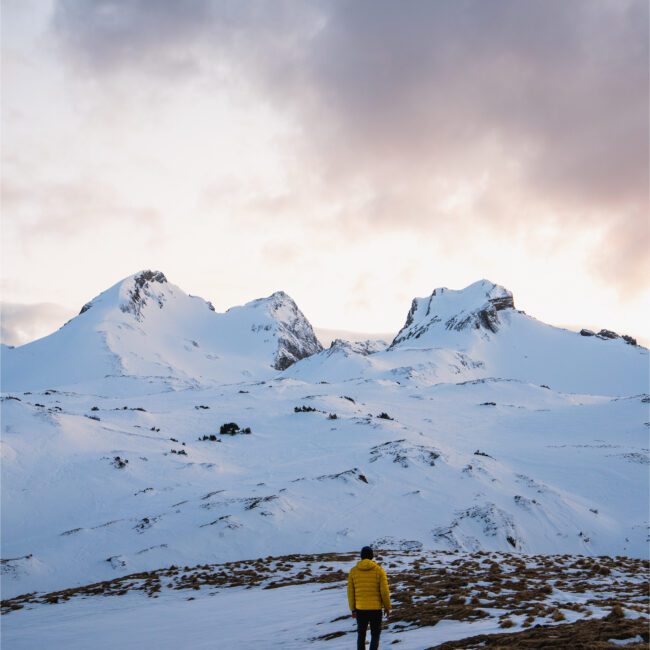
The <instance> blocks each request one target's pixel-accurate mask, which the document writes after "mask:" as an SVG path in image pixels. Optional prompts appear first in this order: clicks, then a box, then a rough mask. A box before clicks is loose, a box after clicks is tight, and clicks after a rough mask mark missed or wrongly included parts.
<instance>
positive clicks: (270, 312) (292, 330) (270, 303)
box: [229, 291, 323, 370]
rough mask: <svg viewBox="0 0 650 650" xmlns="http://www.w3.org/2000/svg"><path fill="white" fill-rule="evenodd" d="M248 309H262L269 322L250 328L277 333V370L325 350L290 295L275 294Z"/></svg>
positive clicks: (247, 305) (251, 304)
mask: <svg viewBox="0 0 650 650" xmlns="http://www.w3.org/2000/svg"><path fill="white" fill-rule="evenodd" d="M249 307H252V308H254V309H261V310H262V312H263V313H264V314H265V319H270V322H265V323H261V322H260V323H259V324H254V325H252V326H251V327H252V328H255V329H273V330H274V331H275V336H276V337H277V339H278V348H277V353H276V357H275V362H274V367H275V369H276V370H286V369H287V368H288V367H289V366H290V365H292V364H293V363H295V362H296V361H299V360H300V359H304V358H305V357H308V356H311V355H312V354H316V353H318V352H321V351H322V349H323V346H322V345H321V344H320V342H319V341H318V339H317V338H316V334H314V330H313V328H312V326H311V324H310V322H309V321H308V320H307V318H306V317H305V315H304V314H303V313H302V312H301V311H300V309H299V308H298V305H297V304H296V303H295V301H294V300H293V298H291V296H289V294H287V293H285V292H284V291H276V292H274V293H272V294H271V295H270V296H267V297H266V298H258V299H257V300H253V301H251V302H249V303H247V304H246V305H244V307H243V309H246V308H249ZM235 309H242V308H240V307H237V308H235ZM229 311H230V310H229Z"/></svg>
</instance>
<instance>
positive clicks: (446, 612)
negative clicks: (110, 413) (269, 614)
mask: <svg viewBox="0 0 650 650" xmlns="http://www.w3.org/2000/svg"><path fill="white" fill-rule="evenodd" d="M212 494H214V493H210V494H208V495H205V496H206V497H209V496H211V495H212ZM277 498H278V497H277V496H275V495H270V496H266V497H253V498H250V499H247V500H246V502H245V509H247V510H252V509H255V508H258V507H260V506H262V505H265V504H268V503H269V502H271V501H274V500H275V499H277ZM155 521H156V518H154V517H145V518H143V519H141V520H140V521H139V522H138V523H137V524H136V526H135V528H136V530H137V531H138V532H144V531H146V530H147V529H148V528H150V527H151V526H152V525H153V524H154V523H155ZM227 521H228V520H227V518H224V517H221V518H219V519H217V520H215V521H214V522H211V524H217V523H219V522H222V523H223V524H224V525H228V523H227ZM69 532H70V533H72V532H74V531H69ZM376 555H377V560H378V561H379V562H380V563H381V564H382V565H383V566H384V567H386V568H387V570H388V579H389V582H390V585H391V591H392V595H393V601H394V609H393V612H392V614H391V623H390V625H391V628H392V629H393V630H394V631H398V630H406V629H414V628H418V627H424V626H432V625H436V624H437V623H438V622H440V621H442V620H449V621H451V620H454V621H476V620H480V619H486V618H488V617H490V616H493V617H494V618H495V620H498V625H499V627H500V628H501V629H502V630H504V632H500V633H498V634H482V635H478V636H475V637H471V638H469V639H463V640H458V641H452V642H447V643H443V644H442V645H439V646H436V648H437V649H438V650H456V649H461V648H462V649H463V650H471V649H474V648H494V649H495V650H496V649H497V648H513V649H514V648H549V649H558V650H559V649H562V648H564V649H566V648H572V649H575V650H599V649H601V648H613V647H615V645H614V644H612V643H611V642H610V639H616V640H629V639H636V638H641V639H642V640H643V641H642V642H640V641H637V642H634V641H630V642H629V643H627V644H626V645H625V647H626V648H631V649H633V650H639V649H640V648H647V647H648V622H647V618H646V616H648V614H649V613H650V612H649V605H648V598H647V594H648V585H649V577H650V562H648V561H647V560H641V559H636V558H627V557H622V556H619V557H616V558H612V557H598V558H593V557H584V556H571V555H557V556H542V555H537V556H521V555H518V554H507V553H488V552H478V553H472V554H457V553H453V552H445V551H439V552H421V551H388V550H382V549H381V548H377V549H376ZM356 560H357V555H356V553H354V554H353V553H325V554H320V555H287V556H281V557H267V558H259V559H253V560H248V561H240V562H229V563H225V564H202V565H198V566H194V567H188V566H185V567H177V566H174V565H172V566H170V567H168V568H163V569H159V570H157V571H145V572H140V573H134V574H131V575H128V576H123V577H119V578H115V579H114V580H107V581H104V582H98V583H94V584H91V585H86V586H82V587H73V588H71V589H65V590H61V591H56V592H51V593H47V594H38V593H30V594H25V595H22V596H18V597H16V598H12V599H7V600H4V601H2V603H1V605H2V611H3V613H7V612H11V611H14V610H18V609H21V608H24V607H26V606H35V605H42V604H56V603H60V602H65V601H67V600H70V599H71V598H77V597H79V598H86V597H92V596H100V595H102V596H120V595H124V594H126V593H129V592H134V591H135V592H142V593H144V594H146V595H148V596H149V597H151V598H157V597H158V596H159V595H160V594H161V592H162V591H163V590H178V591H185V592H187V591H188V590H189V591H190V592H196V591H200V590H203V589H207V590H210V591H213V590H215V589H224V588H229V587H260V588H263V589H278V588H282V587H286V586H290V585H300V584H322V585H323V587H322V588H324V589H337V590H340V592H341V599H342V603H344V601H345V584H346V582H345V581H346V577H347V571H348V570H349V568H350V567H351V566H352V564H353V562H355V561H356ZM109 561H111V563H112V564H113V565H114V566H116V568H117V569H119V568H120V567H121V565H120V562H121V559H120V557H119V556H118V557H113V558H109ZM601 567H607V568H608V569H609V571H610V573H611V575H612V576H615V579H612V577H611V576H604V575H603V574H602V573H601V571H600V569H601ZM192 597H193V596H192ZM344 606H345V605H344V604H343V605H342V607H344ZM592 610H605V611H609V612H610V613H609V614H608V615H607V616H606V617H605V618H600V619H599V618H597V617H593V616H592ZM567 611H571V612H575V613H576V614H578V615H579V616H580V617H581V618H579V620H578V621H576V622H574V623H566V622H565V620H566V617H567ZM335 621H340V622H341V627H342V628H343V627H344V626H345V627H346V630H336V629H335V630H332V631H331V632H330V633H329V638H332V639H333V638H337V637H339V636H343V634H345V633H346V631H347V629H349V618H348V617H347V616H345V617H339V618H337V619H335ZM335 621H332V622H335ZM518 622H521V625H522V627H523V629H522V630H520V631H517V632H512V631H508V632H505V630H510V628H512V627H514V626H515V625H516V624H517V623H518Z"/></svg>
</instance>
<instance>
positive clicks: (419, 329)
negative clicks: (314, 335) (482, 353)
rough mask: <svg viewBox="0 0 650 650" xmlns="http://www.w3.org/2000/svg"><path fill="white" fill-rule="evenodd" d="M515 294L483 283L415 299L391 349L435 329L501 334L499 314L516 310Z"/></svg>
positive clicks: (443, 289)
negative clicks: (513, 295) (482, 331)
mask: <svg viewBox="0 0 650 650" xmlns="http://www.w3.org/2000/svg"><path fill="white" fill-rule="evenodd" d="M514 308H515V304H514V300H513V297H512V293H511V292H510V291H508V290H507V289H505V288H504V287H501V286H499V285H497V284H494V283H493V282H489V281H488V280H480V281H479V282H475V283H474V284H472V285H470V286H469V287H466V288H465V289H462V290H461V291H451V290H449V289H446V288H444V287H443V288H439V289H434V291H433V293H432V294H431V295H430V296H429V298H415V299H414V300H413V302H412V303H411V308H410V310H409V313H408V315H407V316H406V322H405V323H404V327H403V328H402V329H401V330H400V331H399V333H398V334H397V336H396V337H395V339H394V341H393V342H392V343H391V345H390V348H393V347H394V346H396V345H398V344H399V343H402V342H404V341H407V340H409V339H414V338H415V339H418V338H420V337H421V336H422V335H423V334H424V333H426V332H428V331H430V330H431V329H432V328H437V329H444V330H448V331H457V332H460V331H463V330H472V329H474V330H485V331H487V332H492V333H495V332H497V331H498V330H499V327H500V320H499V312H502V311H505V310H509V309H514Z"/></svg>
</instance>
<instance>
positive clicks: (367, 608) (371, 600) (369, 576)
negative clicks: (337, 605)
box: [348, 546, 390, 650]
mask: <svg viewBox="0 0 650 650" xmlns="http://www.w3.org/2000/svg"><path fill="white" fill-rule="evenodd" d="M372 558H373V551H372V548H370V546H364V547H363V548H362V549H361V560H360V561H359V562H357V564H355V566H353V567H352V569H351V571H350V573H349V574H348V604H349V605H350V610H351V612H352V618H355V619H356V620H357V650H365V647H366V630H367V629H368V624H369V623H370V650H377V648H379V635H380V634H381V610H382V609H383V610H384V612H385V613H386V616H387V617H388V615H389V614H390V592H389V590H388V580H387V578H386V572H385V571H384V570H383V569H382V568H381V567H380V566H379V565H378V564H377V563H376V562H373V561H372Z"/></svg>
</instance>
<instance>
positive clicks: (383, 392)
mask: <svg viewBox="0 0 650 650" xmlns="http://www.w3.org/2000/svg"><path fill="white" fill-rule="evenodd" d="M438 298H440V299H441V301H442V302H441V303H440V305H441V306H440V307H436V305H437V304H438V303H437V302H436V301H437V299H438ZM495 301H496V302H495ZM510 302H511V298H509V297H508V294H507V292H505V290H503V289H501V288H499V287H496V285H492V284H491V283H485V282H481V283H478V284H477V285H472V287H470V288H469V289H468V290H464V291H461V292H446V291H445V292H442V293H440V294H439V292H438V291H436V292H434V296H433V297H432V298H431V299H430V300H428V302H427V304H426V305H425V302H423V301H416V302H415V303H414V304H415V309H412V312H411V314H410V317H409V319H408V320H407V324H406V326H405V328H404V329H403V330H402V332H401V333H400V334H399V335H398V336H397V337H396V339H395V341H394V342H393V343H392V344H391V345H390V346H389V347H388V348H386V347H385V346H384V345H382V344H381V343H376V342H366V343H362V342H357V343H354V344H351V343H346V342H343V341H335V342H334V343H333V345H332V346H331V347H330V348H329V349H328V350H325V351H319V350H320V346H319V344H318V342H317V341H316V340H315V338H314V337H313V330H312V329H311V326H310V325H309V323H308V322H307V321H306V319H304V317H303V316H302V314H301V313H300V312H299V310H298V308H297V307H296V306H295V303H293V301H291V300H290V299H289V298H288V296H286V295H285V294H282V293H277V294H273V296H271V297H269V298H266V299H262V300H257V301H253V302H251V303H248V304H247V305H244V306H243V307H237V308H233V309H231V310H229V311H228V312H226V313H225V314H217V313H215V312H214V311H212V310H211V309H210V305H209V304H208V303H206V302H205V301H203V300H201V299H199V298H194V297H191V296H188V295H187V294H185V293H183V292H182V291H181V290H180V289H178V288H177V287H175V286H174V285H171V284H170V283H168V282H166V280H164V276H162V274H159V273H154V272H146V273H142V274H137V275H135V276H132V277H131V278H128V279H127V280H125V281H123V282H121V283H118V284H117V285H115V286H114V287H112V288H111V289H109V290H108V291H106V292H104V293H102V294H100V295H99V296H98V297H97V298H96V299H94V300H93V301H91V303H90V304H89V306H88V307H85V308H84V309H83V310H82V313H81V314H80V315H79V316H78V317H76V318H75V319H73V320H72V321H70V322H69V323H68V324H66V325H65V326H64V327H63V328H61V329H60V330H59V331H57V332H55V333H54V334H52V335H50V336H49V337H45V338H44V339H41V340H40V341H36V342H34V343H32V344H28V345H25V346H21V347H19V348H15V349H8V350H3V358H2V361H3V364H2V365H3V368H2V371H3V386H2V389H3V396H2V442H1V445H0V452H1V454H2V476H1V482H2V485H1V487H2V553H3V560H6V561H5V562H3V564H2V574H3V575H2V586H3V593H4V594H5V597H6V596H10V595H15V594H19V593H24V592H27V591H33V590H45V589H55V588H62V587H66V586H71V585H75V584H84V583H88V582H91V581H95V580H106V579H110V578H112V577H115V576H116V575H121V574H125V573H129V572H134V571H140V570H150V569H155V568H158V567H161V566H166V565H169V564H181V565H186V564H187V565H191V564H197V563H201V562H207V561H209V562H224V561H228V560H236V559H241V558H250V557H257V556H267V555H282V554H286V553H293V552H301V553H304V552H329V551H337V550H338V551H349V550H350V549H357V548H359V547H360V546H362V545H364V544H367V543H369V542H372V543H375V544H376V545H378V546H380V547H381V546H383V547H387V548H397V549H401V548H416V549H419V548H422V549H447V550H454V551H459V552H471V551H477V550H481V549H486V550H492V551H512V552H516V553H583V554H587V555H612V556H613V555H619V554H621V555H631V556H637V557H647V554H648V531H649V528H648V525H649V522H648V492H649V490H648V488H649V478H648V464H649V462H650V457H649V451H648V424H647V423H648V420H650V418H649V416H648V404H649V403H650V399H649V398H648V397H647V395H646V393H647V392H648V382H647V361H648V351H647V350H645V349H644V348H639V347H635V346H632V345H628V344H626V343H624V342H622V341H621V340H600V339H596V338H595V337H582V336H580V335H579V334H574V333H570V332H566V331H565V330H559V329H557V328H551V327H549V326H547V325H544V324H542V323H539V322H538V321H535V320H534V319H532V318H529V317H528V316H526V315H524V314H521V313H519V312H517V311H516V310H514V307H513V306H511V304H510ZM497 307H499V308H498V309H497ZM491 310H492V311H491ZM482 312H489V314H488V315H487V316H481V313H482ZM490 314H491V315H490ZM445 318H446V320H445ZM450 321H453V327H450V328H447V327H446V324H448V323H449V322H450ZM485 323H488V324H489V325H490V327H487V325H485ZM306 355H309V356H306ZM301 356H303V357H304V358H302V359H301V360H299V361H297V362H294V363H292V364H291V365H290V366H289V367H288V368H287V369H285V370H281V369H280V368H283V367H284V366H286V364H287V363H288V362H291V361H294V360H295V359H297V358H299V357H301ZM569 361H571V363H573V364H574V365H571V364H570V363H569ZM230 422H235V423H237V424H238V425H239V427H240V430H239V432H238V433H236V434H235V435H228V434H227V433H226V432H224V433H220V428H221V426H222V425H224V424H226V423H230ZM248 427H250V429H251V430H252V432H251V433H244V432H243V430H244V429H246V428H248ZM211 437H212V439H211ZM206 438H207V439H206Z"/></svg>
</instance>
